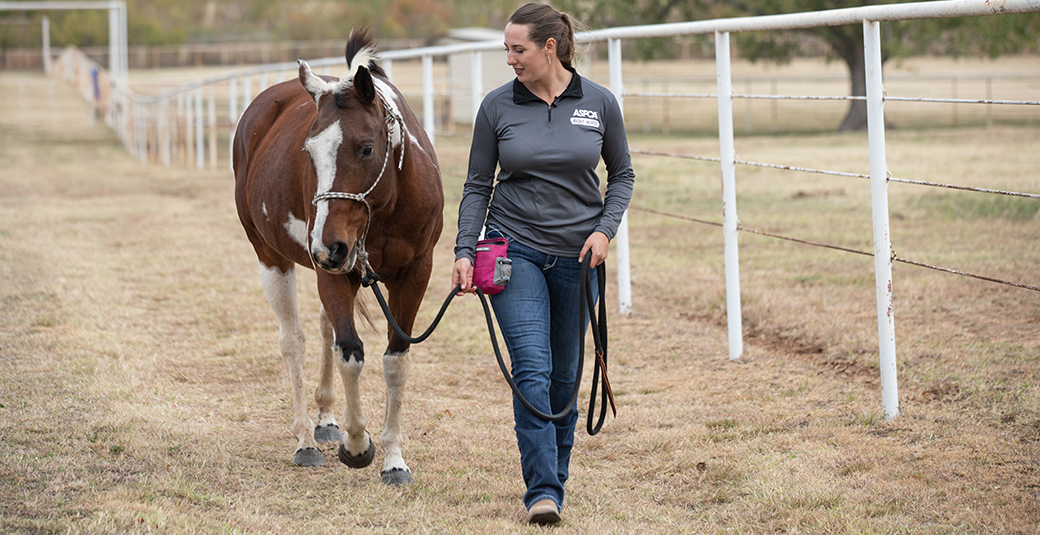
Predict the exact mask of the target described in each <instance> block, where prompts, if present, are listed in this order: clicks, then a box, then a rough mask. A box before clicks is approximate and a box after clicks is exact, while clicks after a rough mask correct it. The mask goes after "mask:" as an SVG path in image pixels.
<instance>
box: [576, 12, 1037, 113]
mask: <svg viewBox="0 0 1040 535" xmlns="http://www.w3.org/2000/svg"><path fill="white" fill-rule="evenodd" d="M894 3H903V2H896V1H894V0H686V1H682V0H561V6H562V7H563V9H566V10H567V11H569V12H571V13H574V14H575V15H576V16H578V17H579V18H582V19H584V20H587V21H588V24H589V25H590V26H592V27H610V26H619V25H625V26H627V25H632V24H656V23H661V22H672V21H677V20H707V19H714V18H724V17H742V16H760V15H777V14H783V13H799V12H807V11H825V10H831V9H842V8H849V7H860V6H864V5H878V4H894ZM881 30H882V32H881V37H882V46H881V50H882V61H887V60H888V59H890V58H893V57H905V56H908V55H910V54H914V53H922V52H925V51H927V50H929V49H930V48H932V47H938V48H939V49H940V50H941V51H942V52H945V53H948V54H952V55H956V56H959V55H969V56H980V55H985V56H989V57H991V58H994V57H997V56H999V55H1001V54H1007V53H1013V52H1019V51H1022V50H1027V49H1029V48H1030V47H1036V46H1037V36H1038V35H1040V13H1030V14H1011V15H1000V16H988V17H965V18H954V19H932V20H917V21H898V22H886V23H883V24H882V26H881ZM799 32H802V33H806V34H811V35H815V36H817V37H819V38H820V39H822V40H823V41H824V42H826V43H827V45H828V47H829V49H830V54H831V55H832V57H835V58H837V59H840V60H841V61H843V62H844V63H845V65H846V66H847V67H848V69H849V81H850V84H849V85H850V89H849V93H850V94H851V95H852V96H864V95H866V77H865V74H864V70H863V27H862V25H861V24H850V25H845V26H828V27H821V28H808V29H805V30H799ZM734 41H735V43H736V45H737V46H736V48H737V49H738V50H739V52H740V54H741V55H742V56H744V57H745V58H748V59H750V60H752V61H757V60H764V61H773V62H778V63H783V62H786V61H788V60H790V58H791V57H792V55H793V54H794V53H795V52H796V51H797V49H798V41H797V39H795V38H792V34H791V33H790V32H751V33H740V34H737V35H736V36H735V38H734ZM866 126H867V108H866V102H865V101H863V100H853V101H851V102H850V104H849V110H848V112H847V113H846V115H845V118H844V119H843V120H842V122H841V125H840V126H839V127H838V130H841V131H843V130H861V129H865V128H866Z"/></svg>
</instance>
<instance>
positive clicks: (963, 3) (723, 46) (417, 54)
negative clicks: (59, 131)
mask: <svg viewBox="0 0 1040 535" xmlns="http://www.w3.org/2000/svg"><path fill="white" fill-rule="evenodd" d="M1026 12H1040V0H999V1H998V0H991V1H986V0H945V1H936V2H921V3H911V4H890V5H881V6H868V7H861V8H850V9H839V10H832V11H820V12H812V13H795V14H787V15H774V16H764V17H744V18H734V19H719V20H707V21H695V22H681V23H671V24H659V25H653V26H631V27H625V28H610V29H604V30H596V31H592V32H584V33H581V34H579V35H577V36H576V37H577V38H578V39H579V40H583V41H588V42H600V41H605V42H606V43H607V50H608V63H609V78H610V80H609V87H610V89H611V91H613V92H614V94H615V95H616V96H617V98H618V101H619V103H621V105H622V107H624V99H625V97H626V96H631V94H630V93H626V92H625V91H624V77H623V75H622V72H621V71H622V58H621V51H622V46H621V42H622V40H627V39H642V38H650V37H667V36H680V35H693V34H708V35H714V41H715V65H716V78H715V82H716V86H717V90H716V91H715V92H714V93H712V94H698V95H696V96H698V97H705V98H715V100H716V101H717V107H718V120H719V121H718V136H719V142H720V154H719V157H718V158H700V157H690V158H692V159H704V160H709V161H713V162H718V163H719V165H720V168H721V171H722V178H723V187H722V203H723V221H722V223H721V224H719V225H720V226H721V227H722V229H723V237H724V249H725V251H724V253H725V254H724V256H725V273H726V306H727V327H728V334H729V354H730V358H731V359H738V358H740V356H741V355H742V353H743V333H742V331H743V328H742V321H741V312H740V277H739V255H738V250H737V235H738V233H739V232H740V231H741V230H743V231H745V232H751V231H752V230H751V229H747V228H743V229H742V227H741V226H740V224H739V222H738V218H737V207H736V181H735V177H736V166H737V165H738V164H741V165H769V166H774V167H778V168H786V169H791V170H799V171H809V170H808V169H799V168H792V167H789V166H783V165H781V164H755V163H753V162H746V161H740V160H738V159H737V157H736V153H735V150H734V120H733V119H734V110H733V101H734V100H735V99H736V98H746V99H748V100H752V99H753V98H759V99H768V100H773V101H776V100H779V99H780V97H777V96H773V95H757V96H754V95H751V94H750V91H748V93H749V94H745V95H737V94H736V92H735V91H734V84H733V80H734V79H733V76H732V73H731V68H730V62H731V59H730V48H729V36H730V33H733V32H747V31H761V30H797V29H805V28H813V27H822V26H837V25H844V24H861V25H862V26H863V30H864V45H863V46H864V56H865V59H866V61H865V77H866V80H867V91H866V95H865V96H863V97H853V98H859V99H863V100H865V101H866V104H867V111H868V113H867V114H868V145H869V151H870V166H869V174H857V173H839V172H833V171H823V170H818V171H813V172H822V173H825V174H840V175H843V176H855V177H857V178H868V179H869V180H870V183H871V211H872V222H873V241H874V250H873V252H872V253H865V252H860V251H851V252H857V253H858V254H870V255H872V256H873V257H874V269H875V292H876V305H877V318H878V352H879V358H880V370H881V384H882V394H881V398H882V399H881V405H882V412H883V414H884V415H885V417H886V418H893V417H895V416H896V415H898V413H899V397H898V382H897V379H896V377H897V374H896V354H895V324H894V313H893V310H894V307H893V295H892V262H893V260H897V261H903V260H902V259H897V258H895V256H894V255H893V253H892V245H891V241H890V231H889V214H888V184H889V182H891V181H897V180H898V179H893V178H891V173H890V172H889V170H888V166H887V160H886V148H885V115H884V103H885V101H886V96H885V91H884V88H883V85H882V76H881V74H882V73H881V57H882V54H881V39H880V25H879V23H880V22H884V21H894V20H913V19H926V18H950V17H966V16H987V15H996V16H999V15H1004V14H1010V13H1026ZM501 46H502V45H501V43H500V42H497V41H486V42H479V43H468V44H459V45H445V46H438V47H428V48H421V49H416V50H398V51H391V52H387V53H385V54H383V57H382V58H383V59H382V60H383V65H384V68H385V69H386V70H387V72H388V73H389V74H390V75H391V77H392V76H393V64H394V62H395V61H411V60H418V61H420V62H421V69H422V83H421V95H422V106H421V115H422V118H423V124H424V127H425V128H426V130H427V132H428V133H429V134H430V136H431V138H433V137H434V134H435V133H436V130H437V128H436V126H437V121H436V114H435V108H436V104H437V102H436V101H437V91H438V89H437V85H436V84H435V82H434V78H435V76H437V75H435V67H434V61H433V58H435V57H443V56H449V55H456V54H469V55H470V58H471V63H472V71H471V72H472V78H471V79H472V80H473V81H474V83H473V87H472V94H473V96H474V97H478V96H479V95H482V94H484V92H485V91H484V88H483V87H481V82H480V80H482V79H483V77H482V76H481V63H482V61H481V54H482V53H483V52H485V51H488V50H496V49H499V48H500V47H501ZM83 58H85V56H84V57H80V58H77V57H76V53H74V52H70V51H66V53H63V55H62V64H63V67H62V68H61V69H58V70H59V71H62V72H65V73H66V74H67V75H71V76H72V77H74V78H76V79H77V80H80V82H81V83H82V81H83V80H84V78H85V75H84V72H88V73H90V75H89V76H88V77H87V79H88V80H90V82H91V83H92V84H93V85H92V90H91V91H87V93H89V94H90V95H91V96H92V97H93V98H94V100H95V101H96V102H98V107H99V109H103V113H104V115H105V117H106V118H107V120H109V121H110V124H112V125H113V127H114V128H115V129H116V131H117V132H119V135H120V137H121V138H122V139H123V142H124V143H125V144H126V145H127V147H128V148H129V150H130V151H131V152H132V153H133V154H135V155H137V156H138V157H139V158H140V159H141V161H142V162H149V161H161V162H162V163H163V164H166V165H169V164H170V163H171V161H173V160H174V159H178V160H179V161H187V162H194V163H195V165H196V166H198V167H199V168H202V167H204V166H205V165H206V164H207V162H208V163H209V165H210V166H213V167H216V166H217V165H219V162H218V161H217V158H215V157H214V156H213V155H215V154H216V147H217V146H218V145H220V144H221V142H220V141H218V139H219V137H220V136H224V135H226V136H227V137H228V139H227V141H228V142H230V139H231V137H232V135H233V131H234V127H235V123H236V121H237V118H238V116H239V113H240V111H241V110H244V109H245V107H246V105H247V104H248V102H249V101H250V100H251V99H252V96H253V95H254V92H253V80H254V79H257V80H258V81H259V84H258V86H259V87H264V86H266V85H267V82H269V81H270V79H271V78H272V77H273V78H275V81H279V80H281V78H282V77H283V76H284V74H285V73H286V72H294V71H295V70H296V65H295V63H278V64H271V65H263V66H260V67H255V68H251V69H245V70H241V71H237V72H234V73H229V74H225V75H220V76H214V77H210V78H206V79H204V80H199V81H197V82H193V83H190V84H186V85H184V86H181V87H178V88H175V89H171V90H168V91H163V92H161V93H159V94H157V95H152V96H141V95H135V94H133V93H131V92H130V91H129V90H128V88H127V87H126V86H125V85H120V84H119V83H118V82H119V80H116V84H115V85H112V86H111V87H102V86H105V85H106V82H105V81H104V77H103V76H102V75H101V70H100V69H98V68H97V66H96V64H94V63H92V62H90V61H89V60H85V59H83ZM310 63H311V65H312V67H315V68H323V69H326V70H327V69H329V68H330V67H332V66H337V65H342V63H343V59H342V58H340V57H335V58H322V59H318V60H314V61H311V62H310ZM83 65H86V66H83ZM439 76H441V77H442V78H441V79H443V76H444V73H440V74H439ZM395 82H396V80H395ZM398 85H400V84H398ZM988 85H989V84H988V83H987V86H988ZM954 87H956V85H954ZM440 91H443V87H442V88H441V89H440ZM221 92H223V94H225V95H227V99H226V101H225V102H226V104H227V114H226V116H224V117H226V120H225V121H224V122H225V124H219V123H221V120H220V119H219V118H218V112H217V108H218V106H217V105H216V102H217V99H218V94H219V93H221ZM774 93H775V91H774ZM656 96H660V97H661V98H671V97H675V96H678V95H677V94H671V93H669V92H667V91H665V92H663V93H661V94H660V95H656ZM684 96H688V95H684ZM785 98H797V99H800V100H848V99H849V97H826V96H817V97H812V96H804V97H803V96H796V97H785ZM926 99H927V100H926ZM887 100H890V101H893V102H897V101H912V102H925V101H929V102H946V103H952V104H954V105H961V104H968V103H969V101H970V102H971V103H984V104H987V105H996V104H1015V105H1036V104H1038V102H1036V101H1015V102H1011V101H1003V100H994V99H990V98H987V99H983V100H978V101H976V100H970V99H959V98H956V97H954V98H952V99H941V98H939V99H936V98H930V97H921V98H916V97H898V98H896V97H892V98H888V99H887ZM479 101H480V99H479V98H473V99H472V102H471V106H473V111H474V113H475V111H476V107H477V106H478V105H479ZM240 103H241V105H240ZM442 105H443V101H442ZM450 105H451V104H450V102H449V103H448V106H450ZM448 116H451V115H450V114H448ZM954 122H956V115H954ZM207 132H208V138H207ZM207 140H208V143H207ZM207 147H208V150H209V152H208V154H210V158H209V159H207V158H205V154H207ZM633 152H637V151H633ZM643 153H644V154H646V152H643ZM901 181H905V180H901ZM905 182H909V183H914V184H922V185H937V184H925V183H923V182H919V181H905ZM942 186H943V187H951V186H946V185H942ZM986 193H994V191H988V192H986ZM1005 193H1009V192H1005ZM1009 194H1010V193H1009ZM1017 195H1022V196H1027V197H1036V195H1034V194H1017ZM690 219H691V220H694V219H693V218H690ZM698 221H699V220H698ZM702 222H703V221H702ZM709 224H713V225H715V224H716V223H709ZM756 232H757V231H756ZM778 237H779V236H778ZM785 239H786V238H785ZM615 243H616V245H617V253H618V254H617V257H618V268H617V278H618V300H619V308H620V310H621V312H622V313H628V312H629V311H630V310H631V306H632V300H631V283H630V279H629V259H628V216H627V214H626V216H625V217H624V218H623V219H622V223H621V227H620V228H619V231H618V234H617V236H616V238H615ZM819 245H821V246H825V247H831V248H834V246H828V245H825V244H819ZM906 262H907V263H913V264H915V265H922V266H924V264H922V263H915V262H910V261H906ZM926 267H933V268H934V266H926ZM937 269H941V270H945V271H950V272H958V270H952V269H949V268H937ZM959 273H962V274H964V273H963V272H959ZM980 278H981V277H980ZM1021 286H1022V287H1028V285H1021ZM1029 288H1030V289H1033V288H1032V287H1029Z"/></svg>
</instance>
